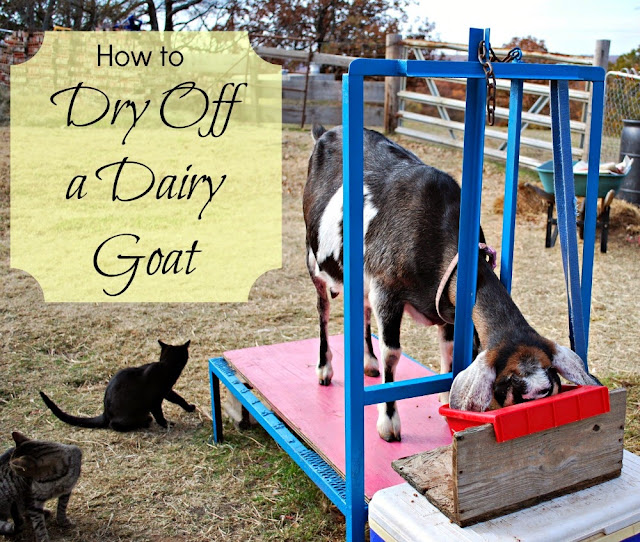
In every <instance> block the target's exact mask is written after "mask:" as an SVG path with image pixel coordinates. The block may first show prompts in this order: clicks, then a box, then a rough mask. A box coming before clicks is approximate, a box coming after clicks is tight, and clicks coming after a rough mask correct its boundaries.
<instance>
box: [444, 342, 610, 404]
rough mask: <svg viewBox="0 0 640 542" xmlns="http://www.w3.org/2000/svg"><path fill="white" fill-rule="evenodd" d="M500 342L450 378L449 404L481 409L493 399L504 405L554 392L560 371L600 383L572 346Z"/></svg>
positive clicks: (571, 378) (580, 380) (573, 379)
mask: <svg viewBox="0 0 640 542" xmlns="http://www.w3.org/2000/svg"><path fill="white" fill-rule="evenodd" d="M535 343H536V344H534V345H522V344H520V345H516V344H501V345H498V346H496V347H493V348H489V349H487V350H483V351H482V352H480V353H479V354H478V356H477V357H476V359H475V360H474V361H473V363H472V364H471V365H469V367H467V368H466V369H465V370H464V371H461V372H460V373H459V374H458V375H457V376H456V378H455V379H454V381H453V385H452V386H451V393H450V405H451V408H456V409H459V410H473V411H478V412H483V411H485V410H487V409H488V408H489V407H490V406H491V404H492V402H493V401H495V403H496V404H497V406H500V407H504V406H509V405H513V404H516V403H523V402H525V401H531V400H533V399H540V398H542V397H548V396H550V395H554V394H556V393H558V392H559V391H560V378H559V376H558V375H559V374H560V375H562V376H563V377H564V378H566V379H567V380H569V381H571V382H574V383H575V384H580V385H600V382H599V381H598V379H597V378H595V377H594V376H592V375H590V374H589V373H587V372H586V371H585V370H584V364H583V362H582V359H580V357H579V356H578V355H577V354H576V353H575V352H573V351H572V350H571V349H569V348H567V347H565V346H560V345H558V344H555V343H552V342H551V341H546V340H544V339H543V340H542V341H535Z"/></svg>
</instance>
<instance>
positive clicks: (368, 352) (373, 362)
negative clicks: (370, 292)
mask: <svg viewBox="0 0 640 542" xmlns="http://www.w3.org/2000/svg"><path fill="white" fill-rule="evenodd" d="M364 374H366V375H367V376H373V377H376V376H380V369H379V368H378V358H376V355H375V354H374V353H373V343H372V342H371V307H370V306H369V303H368V302H367V300H366V299H365V306H364Z"/></svg>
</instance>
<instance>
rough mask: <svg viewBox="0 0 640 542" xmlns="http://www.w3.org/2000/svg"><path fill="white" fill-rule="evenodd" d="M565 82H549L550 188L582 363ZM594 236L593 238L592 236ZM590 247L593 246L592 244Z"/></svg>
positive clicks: (573, 331)
mask: <svg viewBox="0 0 640 542" xmlns="http://www.w3.org/2000/svg"><path fill="white" fill-rule="evenodd" d="M569 115H570V108H569V82H568V81H552V82H551V130H552V134H553V172H554V190H555V196H556V204H557V210H558V231H559V236H560V251H561V253H562V264H563V267H564V274H565V284H566V287H567V301H568V312H569V334H570V338H571V347H572V348H573V349H574V351H575V352H576V354H578V356H580V358H582V360H583V361H584V362H585V363H586V359H587V351H586V340H585V336H584V312H583V310H582V288H581V286H580V271H579V268H578V266H579V261H578V243H577V239H576V207H575V191H574V181H573V163H572V159H571V131H570V128H569ZM594 240H595V239H594ZM591 250H593V245H592V248H591Z"/></svg>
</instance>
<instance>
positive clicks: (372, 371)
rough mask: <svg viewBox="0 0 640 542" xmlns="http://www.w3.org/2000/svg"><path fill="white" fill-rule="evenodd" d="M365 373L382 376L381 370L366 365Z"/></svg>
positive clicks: (374, 376)
mask: <svg viewBox="0 0 640 542" xmlns="http://www.w3.org/2000/svg"><path fill="white" fill-rule="evenodd" d="M364 374H366V375H367V376H372V377H373V378H376V377H378V376H380V371H379V370H378V369H376V368H374V367H366V368H365V370H364Z"/></svg>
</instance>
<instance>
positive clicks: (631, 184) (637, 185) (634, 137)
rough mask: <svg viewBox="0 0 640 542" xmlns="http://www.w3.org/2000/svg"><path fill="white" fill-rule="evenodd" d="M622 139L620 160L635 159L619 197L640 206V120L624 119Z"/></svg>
mask: <svg viewBox="0 0 640 542" xmlns="http://www.w3.org/2000/svg"><path fill="white" fill-rule="evenodd" d="M622 122H623V127H622V135H621V137H620V160H622V159H623V158H624V157H625V156H628V157H629V158H633V165H632V166H631V171H629V173H628V174H627V178H626V179H625V180H624V182H623V183H622V186H621V187H620V192H619V193H618V197H620V198H622V199H623V200H626V201H628V202H630V203H635V204H636V205H640V120H631V119H624V120H623V121H622Z"/></svg>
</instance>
